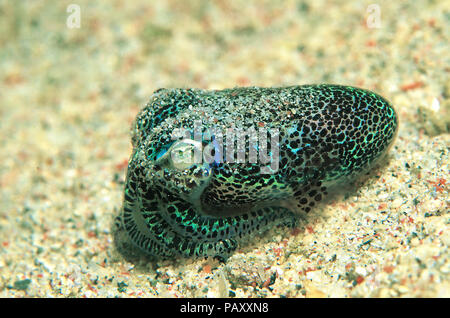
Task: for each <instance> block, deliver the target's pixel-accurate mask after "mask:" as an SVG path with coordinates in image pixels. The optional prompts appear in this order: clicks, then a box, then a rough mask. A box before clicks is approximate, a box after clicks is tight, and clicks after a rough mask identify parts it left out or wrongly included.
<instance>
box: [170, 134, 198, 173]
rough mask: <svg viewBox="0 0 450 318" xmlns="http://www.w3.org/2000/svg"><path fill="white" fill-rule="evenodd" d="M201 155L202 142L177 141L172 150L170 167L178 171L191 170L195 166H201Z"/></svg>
mask: <svg viewBox="0 0 450 318" xmlns="http://www.w3.org/2000/svg"><path fill="white" fill-rule="evenodd" d="M198 154H200V156H199V155H198ZM201 154H202V144H201V143H200V142H197V141H195V140H191V139H183V140H180V141H177V142H176V143H175V144H174V145H173V146H172V147H171V149H170V159H169V161H170V165H171V166H172V167H173V168H175V169H178V170H185V169H189V168H190V167H192V166H193V165H195V164H201V158H202V156H201ZM197 161H200V162H197Z"/></svg>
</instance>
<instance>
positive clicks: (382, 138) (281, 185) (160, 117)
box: [120, 84, 398, 258]
mask: <svg viewBox="0 0 450 318" xmlns="http://www.w3.org/2000/svg"><path fill="white" fill-rule="evenodd" d="M196 121H197V122H198V121H201V123H202V128H203V129H204V130H206V129H210V128H216V129H218V131H223V132H224V133H223V136H225V131H226V129H227V128H242V129H244V130H248V129H250V128H251V127H253V128H255V129H258V127H264V128H265V129H267V130H268V131H269V132H271V131H274V130H276V129H278V130H279V140H278V142H276V145H277V146H278V147H279V154H278V155H279V156H278V160H279V167H278V169H277V170H275V171H274V173H270V174H267V173H266V174H263V173H261V168H262V167H263V166H265V167H267V166H268V164H267V162H266V165H263V164H262V163H260V162H256V163H248V162H247V163H237V162H234V163H231V162H227V161H226V160H225V162H221V161H220V162H219V161H217V162H214V163H211V164H208V163H205V162H201V163H194V164H191V165H185V166H183V165H181V166H180V165H178V164H176V163H174V162H173V161H172V160H171V157H170V155H172V154H173V153H174V152H176V151H178V152H179V151H180V150H181V151H186V150H187V151H188V152H189V153H191V151H193V149H194V148H195V147H198V144H195V143H194V142H192V143H191V141H190V140H189V139H187V140H186V139H183V140H181V139H180V140H176V139H175V140H174V138H173V133H174V129H175V128H180V127H183V128H185V129H187V130H188V131H190V132H191V133H192V132H194V126H195V125H194V123H195V122H196ZM397 126H398V119H397V116H396V113H395V111H394V109H393V107H392V106H391V105H390V103H389V102H388V101H387V100H385V99H384V98H383V97H381V96H379V95H377V94H375V93H373V92H371V91H368V90H363V89H359V88H355V87H350V86H338V85H328V84H322V85H304V86H292V87H281V88H260V87H248V88H233V89H225V90H214V91H211V90H200V89H160V90H157V91H156V92H155V93H154V94H153V95H152V97H151V98H150V101H149V103H148V104H147V105H146V107H145V108H144V109H143V110H142V111H141V112H140V113H139V114H138V116H137V118H136V121H135V124H134V126H133V136H132V143H133V154H132V155H131V158H130V161H129V164H128V172H127V180H126V187H125V195H124V205H123V213H122V215H121V217H120V220H121V224H122V226H123V228H124V229H125V230H126V232H127V233H128V235H129V237H130V239H131V240H132V241H133V242H134V243H135V244H136V245H137V246H139V247H140V248H141V249H142V250H144V251H146V252H147V253H149V254H151V255H154V256H157V257H163V258H167V257H174V256H184V257H190V256H203V257H207V256H213V257H218V258H225V257H227V256H228V255H230V253H231V252H232V251H233V250H235V249H236V247H237V246H238V243H239V242H240V240H241V239H243V238H245V237H247V236H248V235H249V234H251V233H253V232H255V231H259V232H260V231H263V230H265V229H267V228H269V227H273V226H275V225H280V224H283V225H293V224H294V223H295V216H294V214H293V213H292V212H291V211H290V210H289V209H288V208H286V207H285V206H286V205H285V204H283V202H285V201H286V200H292V199H294V200H295V201H296V202H297V204H298V207H299V208H301V209H303V210H304V211H306V212H309V210H310V209H311V208H312V207H313V206H314V204H315V203H316V202H318V201H320V200H321V199H322V198H323V196H324V195H326V194H327V189H329V188H330V187H331V186H334V185H336V184H338V183H340V182H344V181H347V180H349V179H351V178H353V177H354V176H356V175H358V174H361V173H362V172H363V171H366V170H367V169H368V168H370V167H371V166H372V165H373V163H374V162H375V161H376V160H377V159H378V158H380V157H381V156H382V155H383V154H385V153H386V151H387V150H388V148H389V145H390V144H391V143H392V141H393V139H394V137H395V134H396V131H397ZM271 134H272V133H271ZM218 136H219V135H214V136H213V137H211V136H208V135H206V136H203V139H202V143H203V146H206V145H208V144H210V143H211V142H213V141H214V140H217V138H218ZM192 139H195V138H192ZM268 141H269V145H268V146H267V148H268V149H271V146H273V145H271V144H270V142H271V139H270V138H268ZM247 142H248V140H247ZM223 143H224V144H225V143H226V142H225V141H224V142H223ZM247 144H248V143H247ZM194 146H195V147H194ZM246 149H247V147H246ZM248 155H249V152H248V150H247V152H246V158H248ZM270 156H273V153H272V152H270V153H269V157H270ZM270 158H271V159H272V160H274V158H273V157H270Z"/></svg>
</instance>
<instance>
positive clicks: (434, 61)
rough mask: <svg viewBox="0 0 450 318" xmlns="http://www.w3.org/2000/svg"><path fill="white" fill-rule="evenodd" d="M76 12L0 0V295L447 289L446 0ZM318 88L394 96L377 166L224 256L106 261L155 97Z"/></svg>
mask: <svg viewBox="0 0 450 318" xmlns="http://www.w3.org/2000/svg"><path fill="white" fill-rule="evenodd" d="M76 2H77V5H78V7H79V8H80V10H81V11H80V18H81V19H80V25H79V26H80V27H79V28H77V27H75V28H69V27H68V24H67V22H68V18H69V16H70V14H71V13H73V12H75V11H70V10H69V11H70V12H67V9H68V6H69V4H71V3H73V1H57V2H55V1H29V2H22V1H8V2H1V4H0V30H1V31H2V32H0V114H1V119H2V120H1V122H0V144H1V149H2V160H1V161H0V202H1V208H0V297H449V296H450V284H449V272H450V263H449V250H448V246H449V243H450V238H449V231H448V224H449V214H448V211H449V196H448V184H449V183H450V176H449V162H450V161H449V141H450V136H449V127H450V119H449V116H450V115H449V114H450V113H449V110H450V101H449V97H450V81H449V71H450V56H449V52H450V46H449V33H448V29H449V28H450V21H449V16H450V7H449V2H448V1H447V2H446V1H414V2H413V1H411V2H402V1H378V2H377V4H376V6H375V7H370V8H369V4H371V2H367V1H333V2H332V3H331V2H326V1H311V2H307V1H155V2H154V3H153V4H150V3H146V4H144V3H142V4H136V3H135V2H126V1H108V2H106V1H102V2H98V3H93V2H91V1H81V0H80V1H76ZM73 23H75V24H73ZM69 25H71V26H76V20H73V19H72V20H70V23H69ZM313 83H336V84H345V85H353V86H358V87H363V88H367V89H371V90H373V91H375V92H377V93H379V94H381V95H382V96H384V97H386V98H387V99H388V100H390V101H391V103H392V104H393V105H394V106H395V108H396V110H397V113H398V116H399V119H400V129H399V133H398V136H397V139H396V141H395V144H394V146H393V147H392V148H391V151H390V153H389V156H388V158H387V160H385V161H384V162H383V163H382V164H380V165H379V166H378V167H376V168H375V169H374V170H373V171H372V172H371V173H370V174H369V175H368V176H365V177H364V178H362V179H361V180H358V181H357V182H356V184H355V185H354V187H352V189H351V190H349V191H347V192H345V193H343V194H341V195H339V196H336V197H335V198H333V200H332V201H331V202H329V204H326V205H323V206H320V207H319V208H317V209H315V210H314V211H312V212H311V213H309V214H308V216H307V217H305V218H303V219H301V221H300V222H299V226H298V227H297V228H296V229H294V230H289V229H285V228H276V229H273V230H271V231H269V232H266V233H264V234H262V235H260V236H258V237H257V238H255V239H254V240H253V241H252V242H249V244H247V245H245V246H243V247H242V248H241V249H240V250H238V251H237V252H236V253H234V254H233V256H232V257H230V258H229V259H228V260H227V261H226V262H225V263H219V262H217V261H213V260H186V259H180V260H171V261H159V262H151V261H149V260H148V259H147V258H146V257H145V256H142V255H139V253H131V254H132V255H126V256H125V255H123V253H120V252H119V251H118V249H117V248H116V247H115V244H114V239H113V238H114V235H113V233H112V223H113V219H114V216H115V215H117V214H118V212H119V210H120V208H121V204H122V196H123V186H124V177H125V170H126V166H127V162H128V157H129V155H130V153H131V145H130V125H131V123H132V121H133V119H134V118H135V116H136V114H137V112H138V111H139V109H140V108H141V107H142V106H143V105H144V104H145V103H146V101H147V99H148V97H149V96H150V95H151V93H152V92H153V91H154V90H156V89H157V88H160V87H197V88H208V89H220V88H227V87H235V86H284V85H301V84H313Z"/></svg>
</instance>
